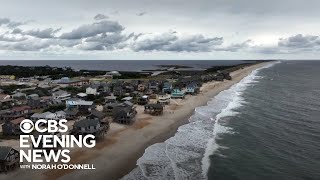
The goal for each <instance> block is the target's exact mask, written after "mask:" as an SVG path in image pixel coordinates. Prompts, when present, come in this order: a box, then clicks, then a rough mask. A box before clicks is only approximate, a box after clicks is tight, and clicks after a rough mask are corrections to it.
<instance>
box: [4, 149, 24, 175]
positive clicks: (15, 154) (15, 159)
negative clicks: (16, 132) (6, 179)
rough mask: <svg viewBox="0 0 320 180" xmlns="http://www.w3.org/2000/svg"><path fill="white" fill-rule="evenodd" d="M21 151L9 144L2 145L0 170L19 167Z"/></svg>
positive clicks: (5, 170)
mask: <svg viewBox="0 0 320 180" xmlns="http://www.w3.org/2000/svg"><path fill="white" fill-rule="evenodd" d="M19 156H20V155H19V151H17V150H16V149H14V148H12V147H9V146H0V172H7V171H9V170H13V169H14V168H18V167H19V164H20V163H19Z"/></svg>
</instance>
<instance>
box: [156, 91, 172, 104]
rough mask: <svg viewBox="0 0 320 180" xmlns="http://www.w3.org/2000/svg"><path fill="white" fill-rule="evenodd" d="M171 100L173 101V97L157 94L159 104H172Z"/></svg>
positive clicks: (161, 93) (162, 93)
mask: <svg viewBox="0 0 320 180" xmlns="http://www.w3.org/2000/svg"><path fill="white" fill-rule="evenodd" d="M170 99H171V95H170V94H167V93H164V92H160V93H159V94H157V103H159V104H164V105H167V104H170Z"/></svg>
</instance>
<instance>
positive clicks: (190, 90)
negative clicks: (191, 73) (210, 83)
mask: <svg viewBox="0 0 320 180" xmlns="http://www.w3.org/2000/svg"><path fill="white" fill-rule="evenodd" d="M199 92H200V88H199V87H198V85H197V84H196V83H190V84H188V85H187V87H186V94H191V95H195V94H198V93H199Z"/></svg>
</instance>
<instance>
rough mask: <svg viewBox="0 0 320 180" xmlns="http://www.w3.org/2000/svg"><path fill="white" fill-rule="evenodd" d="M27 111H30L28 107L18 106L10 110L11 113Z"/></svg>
mask: <svg viewBox="0 0 320 180" xmlns="http://www.w3.org/2000/svg"><path fill="white" fill-rule="evenodd" d="M27 109H31V107H30V106H19V107H13V108H12V110H13V111H24V110H27Z"/></svg>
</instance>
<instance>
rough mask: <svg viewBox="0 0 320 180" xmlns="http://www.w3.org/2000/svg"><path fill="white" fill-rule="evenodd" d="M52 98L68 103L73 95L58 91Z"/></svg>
mask: <svg viewBox="0 0 320 180" xmlns="http://www.w3.org/2000/svg"><path fill="white" fill-rule="evenodd" d="M52 98H53V99H56V100H60V101H66V100H68V99H70V98H71V94H70V93H68V92H67V91H63V90H58V91H56V92H53V93H52Z"/></svg>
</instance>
